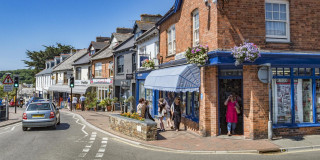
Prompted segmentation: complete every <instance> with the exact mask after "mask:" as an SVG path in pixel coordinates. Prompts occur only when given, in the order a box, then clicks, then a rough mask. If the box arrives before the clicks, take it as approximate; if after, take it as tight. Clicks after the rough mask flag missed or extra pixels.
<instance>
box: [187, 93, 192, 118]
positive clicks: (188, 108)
mask: <svg viewBox="0 0 320 160" xmlns="http://www.w3.org/2000/svg"><path fill="white" fill-rule="evenodd" d="M192 96H193V93H192V92H188V101H187V106H186V115H188V116H190V115H191V112H192V110H191V108H192V100H193V97H192Z"/></svg>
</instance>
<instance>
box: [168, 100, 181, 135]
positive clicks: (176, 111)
mask: <svg viewBox="0 0 320 160" xmlns="http://www.w3.org/2000/svg"><path fill="white" fill-rule="evenodd" d="M182 107H183V106H182V105H181V99H180V97H176V98H175V99H174V102H173V103H172V105H171V112H172V115H173V118H172V119H173V121H174V129H175V130H176V131H177V132H178V131H179V127H180V123H181V113H182Z"/></svg>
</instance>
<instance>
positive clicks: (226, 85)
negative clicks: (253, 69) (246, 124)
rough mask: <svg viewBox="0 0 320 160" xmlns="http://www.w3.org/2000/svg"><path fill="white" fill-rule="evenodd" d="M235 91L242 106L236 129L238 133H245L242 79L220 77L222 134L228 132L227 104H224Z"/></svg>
mask: <svg viewBox="0 0 320 160" xmlns="http://www.w3.org/2000/svg"><path fill="white" fill-rule="evenodd" d="M231 93H234V94H236V95H237V97H238V98H237V101H238V103H239V106H240V111H241V112H240V114H238V123H237V126H236V129H235V134H236V135H243V101H242V99H243V98H242V79H220V80H219V105H220V108H219V124H220V130H219V132H220V135H226V134H227V133H228V129H227V122H226V110H227V106H225V105H224V102H225V100H226V99H227V98H228V96H229V95H230V94H231Z"/></svg>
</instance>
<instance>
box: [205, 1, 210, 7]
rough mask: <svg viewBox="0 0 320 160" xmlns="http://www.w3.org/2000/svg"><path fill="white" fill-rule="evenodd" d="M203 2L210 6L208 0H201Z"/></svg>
mask: <svg viewBox="0 0 320 160" xmlns="http://www.w3.org/2000/svg"><path fill="white" fill-rule="evenodd" d="M203 2H204V3H205V4H206V6H207V7H210V6H211V4H210V2H209V0H203Z"/></svg>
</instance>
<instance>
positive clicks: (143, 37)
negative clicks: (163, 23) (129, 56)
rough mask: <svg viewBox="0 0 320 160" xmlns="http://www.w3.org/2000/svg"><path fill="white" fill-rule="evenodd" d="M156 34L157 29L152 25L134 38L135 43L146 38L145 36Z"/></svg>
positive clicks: (157, 32)
mask: <svg viewBox="0 0 320 160" xmlns="http://www.w3.org/2000/svg"><path fill="white" fill-rule="evenodd" d="M158 34H159V31H158V29H157V28H156V26H153V27H152V28H150V29H149V30H147V31H145V32H144V33H143V34H142V35H141V36H140V37H138V38H137V39H136V43H137V42H140V41H143V40H144V39H146V38H148V37H150V36H152V35H158Z"/></svg>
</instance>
